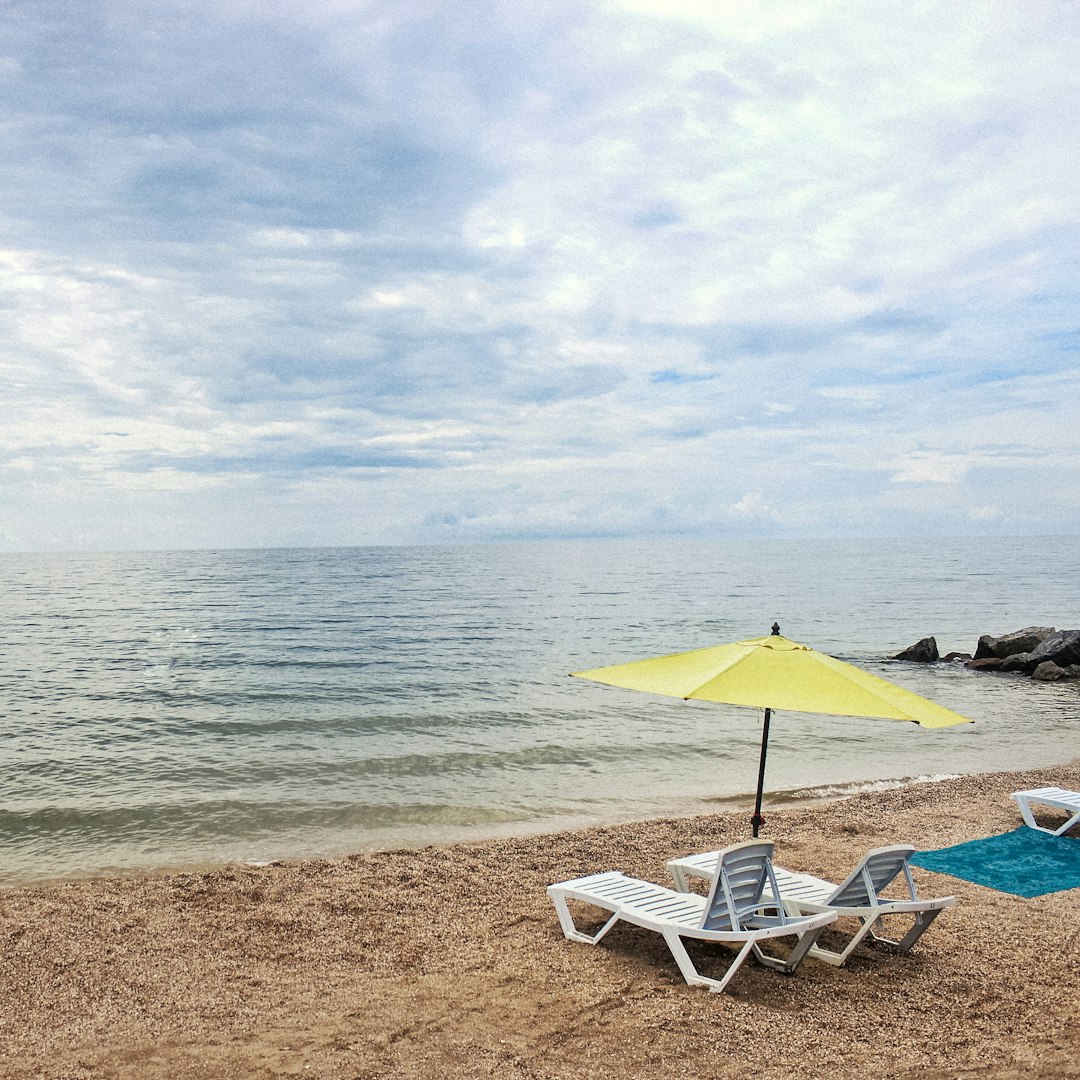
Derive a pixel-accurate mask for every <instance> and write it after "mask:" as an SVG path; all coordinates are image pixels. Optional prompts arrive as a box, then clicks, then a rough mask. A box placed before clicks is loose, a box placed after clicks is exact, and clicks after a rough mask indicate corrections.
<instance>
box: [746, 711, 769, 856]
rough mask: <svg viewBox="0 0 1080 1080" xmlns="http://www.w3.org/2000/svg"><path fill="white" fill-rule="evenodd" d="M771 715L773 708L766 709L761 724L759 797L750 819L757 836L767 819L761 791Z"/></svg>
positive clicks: (763, 784)
mask: <svg viewBox="0 0 1080 1080" xmlns="http://www.w3.org/2000/svg"><path fill="white" fill-rule="evenodd" d="M771 715H772V710H771V709H766V710H765V722H764V724H762V726H761V760H760V761H759V762H758V770H757V797H756V798H755V800H754V816H753V817H752V818H751V819H750V824H751V825H752V826H753V827H754V837H755V838H756V837H757V834H758V833H759V832H760V831H761V826H762V825H764V824H765V819H764V818H763V817H762V816H761V793H762V791H764V789H765V755H766V754H767V753H768V751H769V717H770V716H771Z"/></svg>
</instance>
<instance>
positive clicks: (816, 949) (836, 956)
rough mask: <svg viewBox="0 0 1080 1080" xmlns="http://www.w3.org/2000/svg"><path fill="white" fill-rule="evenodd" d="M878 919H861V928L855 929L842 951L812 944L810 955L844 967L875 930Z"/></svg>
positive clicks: (835, 965) (834, 965)
mask: <svg viewBox="0 0 1080 1080" xmlns="http://www.w3.org/2000/svg"><path fill="white" fill-rule="evenodd" d="M875 922H877V920H876V919H860V920H859V929H858V930H856V931H855V933H854V934H853V935H852V937H851V939H850V940H849V941H848V943H847V944H846V945H845V946H844V948H843V949H842V950H841V951H840V952H836V951H835V950H833V949H826V948H825V947H824V946H823V945H812V946H811V947H810V950H809V951H810V955H811V956H812V957H814V958H815V959H816V960H821V961H822V962H824V963H826V964H832V966H833V967H843V965H844V964H846V963H847V959H848V957H849V956H850V955H851V954H852V953H853V952H854V951H855V947H856V946H857V945H858V944H859V942H861V941H862V940H863V939H864V938H866V937H867V935H869V934H873V932H874V923H875Z"/></svg>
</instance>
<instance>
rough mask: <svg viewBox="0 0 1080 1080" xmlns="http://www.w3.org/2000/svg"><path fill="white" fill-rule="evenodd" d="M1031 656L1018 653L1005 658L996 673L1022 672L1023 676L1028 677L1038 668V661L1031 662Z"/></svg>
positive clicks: (1025, 653)
mask: <svg viewBox="0 0 1080 1080" xmlns="http://www.w3.org/2000/svg"><path fill="white" fill-rule="evenodd" d="M1031 655H1032V654H1031V653H1029V652H1018V653H1013V654H1012V655H1011V656H1006V657H1005V659H1004V660H1002V661H1001V666H1000V667H999V668H998V671H1022V672H1023V673H1024V674H1025V675H1030V674H1031V673H1032V672H1033V671H1034V670H1035V669H1036V668H1037V667H1038V666H1039V661H1038V660H1032V659H1031Z"/></svg>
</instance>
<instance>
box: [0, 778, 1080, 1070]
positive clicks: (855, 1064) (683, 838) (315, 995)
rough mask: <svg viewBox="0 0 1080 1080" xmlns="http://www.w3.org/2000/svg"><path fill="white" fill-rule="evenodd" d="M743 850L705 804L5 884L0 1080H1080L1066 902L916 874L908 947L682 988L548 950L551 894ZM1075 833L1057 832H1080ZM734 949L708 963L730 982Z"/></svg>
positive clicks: (982, 825) (854, 819)
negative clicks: (708, 1079) (486, 836)
mask: <svg viewBox="0 0 1080 1080" xmlns="http://www.w3.org/2000/svg"><path fill="white" fill-rule="evenodd" d="M1049 784H1057V785H1060V786H1062V787H1067V788H1074V789H1078V790H1080V761H1077V762H1073V763H1072V764H1070V765H1068V766H1063V767H1057V768H1052V769H1039V770H1027V771H1024V772H1015V773H990V774H981V775H972V776H961V777H958V778H956V779H949V780H942V781H938V782H935V783H933V784H920V785H910V786H906V787H902V788H893V789H891V790H887V791H875V792H863V793H860V794H857V795H853V796H849V797H847V798H843V799H837V800H833V801H827V802H816V803H814V804H813V805H811V806H803V807H792V806H777V807H774V808H773V809H772V810H771V812H768V813H767V817H768V821H767V824H766V826H765V831H764V834H763V835H764V837H765V838H766V839H770V840H773V841H774V842H775V844H776V851H777V862H778V863H780V864H781V865H784V866H786V867H789V868H792V869H800V870H807V871H809V872H812V873H816V874H818V875H820V876H823V877H826V878H830V879H832V880H839V879H840V878H841V877H843V876H844V875H846V873H847V871H848V870H849V869H850V866H851V864H852V863H853V862H854V861H855V860H856V859H857V858H858V857H859V856H861V855H862V854H863V853H864V852H865V851H866V849H867V848H870V847H877V846H880V845H883V844H887V843H896V842H902V841H910V842H912V843H914V844H915V846H916V847H918V848H920V849H926V848H936V847H943V846H946V845H949V844H954V843H959V842H962V841H964V840H971V839H975V838H977V837H981V836H987V835H990V834H993V833H997V832H1004V831H1008V830H1010V829H1013V828H1016V827H1018V826H1019V825H1020V824H1021V822H1020V818H1019V814H1018V812H1017V810H1016V806H1015V804H1014V803H1013V802H1012V800H1011V799H1010V798H1009V794H1010V793H1011V792H1012V791H1014V790H1018V789H1021V788H1027V787H1037V786H1045V785H1049ZM747 835H748V826H747V822H746V815H745V814H744V813H742V812H741V811H731V810H728V811H723V812H718V813H714V814H705V815H697V816H694V817H675V818H657V819H650V820H647V821H641V822H629V823H622V824H612V825H597V826H592V827H589V828H584V829H575V830H572V831H563V832H556V833H547V834H537V835H533V836H523V837H508V838H503V839H494V840H486V841H476V842H464V843H454V844H449V845H431V846H427V847H423V848H404V849H403V848H399V849H395V850H381V851H371V852H362V853H357V854H353V855H350V856H346V857H343V858H340V859H316V860H308V861H296V862H274V863H270V864H267V865H265V866H261V867H253V866H244V865H231V866H224V867H219V868H217V869H213V870H208V871H204V872H197V873H196V872H185V873H178V874H169V875H156V876H152V877H151V876H146V877H124V878H107V879H92V880H83V881H69V882H65V883H62V884H54V885H50V886H45V887H27V888H20V889H16V890H12V891H6V892H3V893H0V941H2V942H3V946H2V948H0V995H2V996H3V1000H4V1001H5V1005H6V1008H7V1011H8V1017H9V1023H8V1024H6V1025H4V1026H3V1028H0V1062H2V1064H0V1075H2V1076H3V1077H5V1078H11V1080H29V1078H31V1077H43V1076H47V1077H61V1076H62V1077H64V1078H82V1077H87V1078H89V1077H93V1078H94V1080H99V1078H113V1077H115V1078H120V1077H124V1078H131V1080H134V1078H139V1080H166V1078H168V1080H173V1078H175V1077H178V1076H185V1075H189V1074H197V1075H199V1076H201V1077H220V1078H223V1080H224V1078H238V1077H244V1078H254V1077H266V1078H270V1077H282V1076H289V1075H294V1074H295V1075H300V1074H303V1075H305V1076H312V1077H320V1078H327V1080H332V1078H341V1080H346V1078H348V1080H359V1078H371V1080H373V1078H376V1077H379V1078H381V1077H419V1078H428V1077H430V1078H432V1080H435V1078H437V1077H461V1078H472V1077H478V1078H479V1077H484V1078H504V1077H533V1078H537V1080H539V1078H544V1080H564V1078H565V1080H579V1078H592V1077H596V1078H599V1077H612V1076H615V1077H625V1078H627V1080H630V1078H634V1080H654V1078H655V1080H660V1078H664V1080H667V1078H668V1077H671V1076H673V1075H680V1074H681V1072H685V1074H686V1075H695V1076H720V1077H744V1076H745V1077H749V1076H760V1077H776V1078H780V1077H790V1076H791V1075H796V1074H798V1075H803V1076H807V1077H826V1076H828V1077H838V1078H847V1077H851V1078H855V1077H863V1076H865V1075H867V1073H868V1071H869V1070H873V1072H874V1074H880V1070H881V1062H882V1059H883V1058H886V1059H888V1060H889V1061H890V1075H891V1076H895V1077H901V1078H915V1077H919V1078H938V1077H940V1078H942V1080H944V1078H945V1077H968V1076H970V1077H975V1076H979V1077H987V1076H989V1077H993V1078H997V1080H1013V1078H1019V1077H1020V1076H1024V1077H1045V1078H1047V1080H1049V1078H1050V1077H1054V1078H1058V1077H1080V1054H1078V1051H1080V1021H1078V1020H1077V1018H1076V1016H1075V1009H1074V1006H1073V1002H1072V994H1071V992H1070V989H1071V988H1072V987H1073V986H1075V981H1076V974H1077V970H1078V965H1080V952H1078V948H1080V946H1078V938H1080V889H1075V890H1071V891H1068V892H1062V893H1056V894H1051V895H1049V896H1045V897H1039V898H1036V899H1033V900H1023V899H1020V898H1018V897H1014V896H1011V895H1009V894H1005V893H999V892H995V891H993V890H990V889H986V888H983V887H981V886H976V885H971V884H969V883H967V882H963V881H960V880H957V879H954V878H950V877H946V876H944V875H939V874H933V873H930V872H929V871H924V870H920V869H916V870H915V875H916V881H917V882H918V884H919V887H920V891H921V892H922V893H924V894H925V895H929V896H934V895H955V896H956V897H957V903H956V905H955V906H954V907H952V908H950V909H948V910H947V911H946V912H944V913H943V914H942V916H941V917H940V918H939V919H938V920H937V921H936V922H935V923H934V925H933V927H931V929H930V930H929V932H928V933H927V934H926V935H925V936H924V937H923V939H922V940H921V941H920V942H919V945H918V946H917V947H916V949H915V950H914V951H913V952H912V953H911V954H910V955H906V956H895V955H889V954H888V953H886V952H885V951H883V950H877V949H868V948H862V949H860V950H859V951H858V952H857V953H856V954H855V956H853V957H852V959H851V960H850V961H849V963H848V965H847V966H846V967H844V968H831V967H828V966H827V965H824V964H822V963H820V962H818V961H816V960H813V959H809V960H807V961H805V962H804V963H803V965H802V966H801V967H800V969H799V972H798V974H797V975H796V976H794V977H793V978H785V977H784V976H782V975H779V974H777V973H776V972H772V971H768V970H766V969H764V968H762V967H760V966H758V965H754V964H752V963H748V964H747V965H745V966H744V967H743V968H742V969H741V971H740V973H739V975H738V976H737V977H736V978H735V979H734V980H733V982H732V984H731V987H730V991H731V992H729V993H724V994H719V995H717V994H710V993H707V992H706V991H704V990H702V989H700V988H695V987H688V986H687V985H686V984H685V983H684V982H683V981H682V979H681V977H680V976H679V973H678V971H677V969H676V968H675V965H674V964H673V962H672V961H671V959H670V956H669V955H668V954H667V951H666V949H665V947H664V945H663V943H662V941H661V940H660V938H659V935H656V934H650V933H648V932H646V931H642V930H638V929H637V928H633V927H623V928H619V929H617V930H616V931H613V932H612V934H611V935H609V937H608V938H607V939H605V942H604V943H603V944H602V945H600V946H596V947H588V946H584V945H580V944H576V943H572V942H568V941H566V940H565V939H564V938H563V937H562V934H561V932H560V931H559V927H558V922H557V919H556V917H555V912H554V909H553V907H552V905H551V903H550V902H549V901H548V899H547V897H546V895H545V892H544V889H545V887H546V885H547V884H549V883H551V882H553V881H559V880H563V879H566V878H569V877H573V876H576V875H578V874H582V873H589V872H594V871H599V870H605V869H614V868H617V869H621V870H623V871H625V872H627V873H629V874H634V875H636V876H640V877H645V878H647V879H650V880H653V881H659V882H663V881H665V880H666V874H665V870H664V862H665V861H666V860H667V859H668V858H670V857H672V856H673V855H677V854H685V853H688V852H691V851H695V850H708V849H711V848H714V847H722V846H725V845H727V844H730V843H734V842H736V841H738V840H741V839H745V838H746V837H747ZM1073 835H1075V832H1074V834H1073ZM729 956H730V953H728V952H726V951H724V950H718V951H717V953H716V960H717V962H718V966H719V967H720V968H722V967H723V966H724V965H725V964H726V962H727V959H728V957H729Z"/></svg>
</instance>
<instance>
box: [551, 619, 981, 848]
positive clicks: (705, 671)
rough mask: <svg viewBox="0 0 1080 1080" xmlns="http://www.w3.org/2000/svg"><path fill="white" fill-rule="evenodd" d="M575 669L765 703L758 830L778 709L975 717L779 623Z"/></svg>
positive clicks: (707, 696)
mask: <svg viewBox="0 0 1080 1080" xmlns="http://www.w3.org/2000/svg"><path fill="white" fill-rule="evenodd" d="M571 674H573V675H575V676H577V677H578V678H582V679H591V680H592V681H594V682H600V683H606V684H607V685H609V686H620V687H624V688H625V689H628V690H642V691H645V692H647V693H651V694H664V695H667V696H670V697H681V698H686V699H694V700H696V701H716V702H723V703H724V704H727V705H748V706H752V707H755V708H761V709H764V710H765V723H764V728H763V731H762V736H761V758H760V762H759V766H758V786H757V799H756V802H755V806H754V817H753V818H752V819H751V820H752V823H753V829H754V836H757V835H758V831H759V829H760V827H761V825H762V824H763V820H764V819H763V818H762V817H761V795H762V788H763V786H764V783H765V756H766V753H767V750H768V741H769V718H770V715H771V712H772V710H774V709H784V710H787V711H789V712H803V713H818V714H829V715H835V716H859V717H870V718H875V719H883V720H910V721H911V722H912V723H915V724H919V725H920V726H921V727H926V728H942V727H951V726H952V725H954V724H970V723H973V721H972V720H970V719H969V718H968V717H966V716H961V715H960V714H959V713H956V712H953V711H952V710H951V709H946V708H945V707H944V706H943V705H938V704H936V703H935V702H933V701H930V700H929V699H927V698H924V697H920V696H919V695H918V694H915V693H912V691H910V690H905V689H904V688H903V687H902V686H897V685H896V684H895V683H891V682H889V681H888V679H882V678H879V677H878V676H877V675H871V674H870V673H869V672H868V671H863V670H862V669H861V668H857V667H855V665H854V664H847V663H845V662H844V661H843V660H837V659H836V658H835V657H832V656H829V655H828V654H826V653H822V652H818V651H817V650H815V649H811V648H810V647H809V646H808V645H800V644H799V643H798V642H796V641H791V640H790V639H788V638H786V637H782V636H781V635H780V633H779V628H778V627H774V628H773V633H772V634H771V635H770V636H769V637H762V638H753V639H752V640H749V641H736V642H732V643H731V644H729V645H714V646H712V647H710V648H706V649H694V650H692V651H690V652H683V653H673V654H672V655H670V656H659V657H655V658H653V659H650V660H635V661H632V662H631V663H628V664H616V665H615V666H613V667H602V668H593V669H591V670H590V671H574V672H571Z"/></svg>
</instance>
